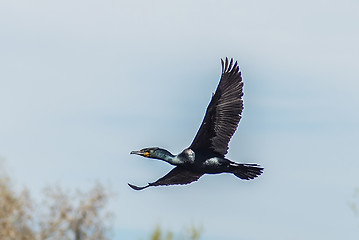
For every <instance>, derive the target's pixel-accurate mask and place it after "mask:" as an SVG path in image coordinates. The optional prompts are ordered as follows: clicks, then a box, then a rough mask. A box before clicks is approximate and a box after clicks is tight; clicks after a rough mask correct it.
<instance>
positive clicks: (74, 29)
mask: <svg viewBox="0 0 359 240" xmlns="http://www.w3.org/2000/svg"><path fill="white" fill-rule="evenodd" d="M358 12H359V3H358V1H356V0H352V1H349V0H344V1H342V0H341V1H318V0H314V1H313V0H311V1H308V0H302V1H263V0H258V1H253V0H252V1H208V0H207V1H187V0H182V1H114V0H112V1H110V0H102V1H84V0H81V1H45V0H43V1H36V0H35V1H1V3H0V41H1V44H0V110H1V116H2V117H1V118H0V156H1V157H2V158H4V159H5V161H6V163H5V165H6V167H7V168H8V172H9V173H10V174H11V176H12V177H13V178H14V179H15V181H16V183H17V185H18V186H26V187H28V188H29V189H30V190H31V191H32V192H33V193H34V194H35V196H37V195H38V194H39V193H40V192H41V189H42V188H43V187H45V186H46V185H47V184H56V183H58V184H60V185H61V186H63V187H66V188H72V189H74V188H83V189H86V188H88V187H90V186H91V185H92V184H93V183H94V182H96V181H100V182H102V183H104V184H107V185H110V186H111V188H112V189H113V190H114V191H115V192H117V193H118V195H117V197H116V199H114V200H113V201H112V202H111V205H110V207H111V209H112V210H113V211H114V213H115V214H116V219H115V222H114V227H115V229H116V230H115V231H116V238H115V239H141V238H142V239H145V238H146V236H148V234H149V232H150V231H151V230H152V229H153V228H154V227H155V226H156V225H157V224H158V223H159V224H161V225H162V226H163V227H164V228H165V229H171V230H174V231H181V230H182V229H183V228H184V227H186V226H189V225H191V223H194V224H196V225H203V227H204V236H203V238H202V239H203V240H213V239H223V240H233V239H245V240H260V239H269V240H271V239H273V240H274V239H275V240H301V239H303V240H304V239H305V240H308V239H309V240H310V239H313V240H316V239H326V240H337V239H346V240H352V239H353V240H354V239H358V237H359V227H358V223H359V219H358V218H356V217H355V216H354V214H353V213H352V212H351V211H350V209H349V208H348V206H347V202H348V201H350V200H351V197H352V193H353V192H354V189H355V187H358V186H359V175H358V169H359V161H358V152H357V151H358V147H357V146H358V141H359V135H358V134H359V127H358V122H359V113H358V104H359V94H358V86H359V83H358V81H359V73H358V67H357V64H358V62H359V46H358V42H359V29H358V22H359V14H358ZM226 56H228V57H234V58H235V59H236V60H238V62H239V64H240V66H241V69H242V72H243V77H244V82H245V89H244V91H245V97H244V100H245V110H244V113H243V118H242V120H241V123H240V126H239V128H238V130H237V132H236V134H235V135H234V137H233V138H232V141H231V144H230V151H229V154H228V157H229V158H230V159H232V160H234V161H239V162H256V163H259V164H261V165H262V166H263V167H264V168H265V170H264V174H263V175H262V176H261V177H259V178H258V179H256V180H253V181H248V182H246V181H241V180H239V179H237V178H235V177H234V176H231V175H228V174H227V175H226V174H223V175H215V176H205V177H203V178H201V179H200V180H199V181H198V182H196V183H193V184H191V185H188V186H181V187H162V188H152V189H147V190H144V191H142V192H136V191H133V190H132V189H130V188H129V187H128V186H127V182H131V183H134V184H138V185H142V184H145V183H147V182H148V181H153V180H156V179H157V178H159V177H161V176H163V175H164V174H166V173H167V172H168V171H169V170H170V169H171V166H169V165H168V164H166V163H163V162H160V161H153V160H148V159H142V158H140V157H137V156H130V155H129V152H130V151H131V150H137V149H140V148H143V147H147V146H160V147H164V148H167V149H168V150H170V151H171V152H173V153H178V152H180V151H181V150H182V149H183V148H185V147H187V146H188V145H189V144H190V143H191V141H192V139H193V137H194V135H195V133H196V131H197V130H198V127H199V125H200V123H201V121H202V118H203V115H204V112H205V109H206V107H207V104H208V103H209V100H210V97H211V94H212V92H213V91H214V90H215V88H216V86H217V84H218V81H219V77H220V58H223V57H226Z"/></svg>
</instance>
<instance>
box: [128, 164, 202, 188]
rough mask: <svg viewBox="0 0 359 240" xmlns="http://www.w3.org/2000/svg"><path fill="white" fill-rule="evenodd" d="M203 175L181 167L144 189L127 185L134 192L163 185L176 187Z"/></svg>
mask: <svg viewBox="0 0 359 240" xmlns="http://www.w3.org/2000/svg"><path fill="white" fill-rule="evenodd" d="M202 175H203V173H198V172H192V171H189V170H188V169H185V168H182V167H175V168H173V169H172V170H171V171H170V172H169V173H167V174H166V175H165V176H164V177H162V178H160V179H158V180H157V181H156V182H153V183H149V184H148V185H147V186H144V187H137V186H135V185H132V184H128V185H129V186H130V187H131V188H133V189H135V190H142V189H145V188H148V187H150V186H164V185H176V184H181V185H182V184H189V183H191V182H193V181H197V180H198V179H199V178H200V177H201V176H202Z"/></svg>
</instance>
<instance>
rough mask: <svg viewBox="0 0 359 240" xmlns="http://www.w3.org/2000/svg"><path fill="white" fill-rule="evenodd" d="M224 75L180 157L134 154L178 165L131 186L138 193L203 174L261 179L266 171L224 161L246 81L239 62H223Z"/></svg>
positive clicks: (155, 151) (147, 151)
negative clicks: (200, 123) (197, 128)
mask: <svg viewBox="0 0 359 240" xmlns="http://www.w3.org/2000/svg"><path fill="white" fill-rule="evenodd" d="M221 63H222V76H221V79H220V82H219V84H218V87H217V90H216V92H215V93H214V94H213V96H212V99H211V102H210V103H209V105H208V107H207V111H206V114H205V116H204V119H203V122H202V125H201V127H200V128H199V130H198V132H197V135H196V137H195V138H194V140H193V142H192V144H191V145H190V146H189V147H188V148H186V149H185V150H183V151H182V152H181V153H180V154H178V155H173V154H171V153H170V152H169V151H167V150H165V149H162V148H159V147H150V148H144V149H141V150H140V151H132V152H131V153H130V154H137V155H140V156H143V157H146V158H154V159H159V160H163V161H165V162H168V163H169V164H172V165H174V166H176V167H175V168H173V169H172V170H171V171H170V172H169V173H168V174H167V175H165V176H164V177H162V178H160V179H158V180H157V181H155V182H152V183H149V184H148V185H146V186H144V187H137V186H135V185H132V184H128V185H129V186H130V187H131V188H133V189H135V190H142V189H144V188H147V187H150V186H162V185H175V184H189V183H191V182H193V181H197V180H198V179H199V178H200V177H201V176H202V175H203V174H205V173H210V174H215V173H233V174H234V175H235V176H237V177H239V178H241V179H245V180H250V179H254V178H256V177H258V176H259V175H260V174H261V173H262V171H263V168H261V167H260V166H259V165H257V164H244V163H236V162H232V161H230V160H228V159H226V158H225V155H226V154H227V150H228V143H229V140H230V139H231V137H232V135H233V134H234V132H235V131H236V129H237V126H238V123H239V120H240V119H241V116H242V110H243V99H242V97H243V81H242V76H241V72H240V69H239V66H238V65H237V61H236V62H235V63H234V64H233V59H231V60H230V61H229V60H228V58H226V60H225V62H224V61H223V59H221Z"/></svg>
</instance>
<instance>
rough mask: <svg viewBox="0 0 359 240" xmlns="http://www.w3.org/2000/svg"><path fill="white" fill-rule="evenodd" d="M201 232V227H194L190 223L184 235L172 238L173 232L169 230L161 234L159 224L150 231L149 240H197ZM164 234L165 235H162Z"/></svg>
mask: <svg viewBox="0 0 359 240" xmlns="http://www.w3.org/2000/svg"><path fill="white" fill-rule="evenodd" d="M201 233H202V227H199V228H197V227H195V226H194V225H192V226H191V227H189V228H187V229H186V235H185V236H182V235H180V236H178V237H177V238H174V234H173V232H171V231H167V233H166V234H163V230H162V229H161V227H160V226H157V227H156V229H155V230H154V232H153V233H152V236H151V240H175V239H179V240H199V239H200V237H201ZM162 235H164V236H165V237H162Z"/></svg>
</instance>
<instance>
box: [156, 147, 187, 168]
mask: <svg viewBox="0 0 359 240" xmlns="http://www.w3.org/2000/svg"><path fill="white" fill-rule="evenodd" d="M154 158H156V159H159V160H163V161H165V162H168V163H169V164H172V165H179V164H181V162H180V159H179V158H178V155H173V154H172V153H170V152H169V151H167V150H164V149H163V150H161V151H158V152H157V153H156V156H154Z"/></svg>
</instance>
